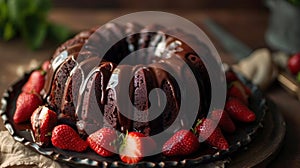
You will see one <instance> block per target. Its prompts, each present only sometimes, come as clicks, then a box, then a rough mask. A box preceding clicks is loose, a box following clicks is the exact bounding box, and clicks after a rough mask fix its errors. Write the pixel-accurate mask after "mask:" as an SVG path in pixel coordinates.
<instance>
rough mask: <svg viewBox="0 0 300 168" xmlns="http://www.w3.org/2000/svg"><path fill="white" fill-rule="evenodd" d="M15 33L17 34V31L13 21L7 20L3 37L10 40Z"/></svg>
mask: <svg viewBox="0 0 300 168" xmlns="http://www.w3.org/2000/svg"><path fill="white" fill-rule="evenodd" d="M15 34H16V32H15V30H14V27H13V25H12V23H10V22H7V23H6V24H5V27H4V31H3V39H4V40H5V41H8V40H10V39H12V38H13V37H14V36H15Z"/></svg>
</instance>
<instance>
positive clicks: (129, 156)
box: [119, 132, 156, 164]
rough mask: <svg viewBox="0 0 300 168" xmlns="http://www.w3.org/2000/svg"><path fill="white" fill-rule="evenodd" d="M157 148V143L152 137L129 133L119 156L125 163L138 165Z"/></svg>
mask: <svg viewBox="0 0 300 168" xmlns="http://www.w3.org/2000/svg"><path fill="white" fill-rule="evenodd" d="M155 148H156V143H155V141H154V140H153V139H151V138H150V137H146V136H145V135H144V134H142V133H139V132H130V133H128V134H127V135H126V136H125V138H124V140H123V143H122V145H121V146H120V149H119V155H120V158H121V160H122V161H123V162H125V163H129V164H133V163H137V162H139V161H140V160H142V159H143V157H144V156H147V155H148V154H150V153H151V152H152V150H154V149H155Z"/></svg>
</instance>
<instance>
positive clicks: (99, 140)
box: [87, 128, 117, 157]
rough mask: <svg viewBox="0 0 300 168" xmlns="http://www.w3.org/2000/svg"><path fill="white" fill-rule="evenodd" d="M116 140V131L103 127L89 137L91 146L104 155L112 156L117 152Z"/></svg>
mask: <svg viewBox="0 0 300 168" xmlns="http://www.w3.org/2000/svg"><path fill="white" fill-rule="evenodd" d="M116 141H117V134H116V131H115V130H113V129H111V128H101V129H100V130H98V131H96V132H94V133H93V134H91V135H89V136H88V138H87V143H88V144H89V147H90V148H91V149H93V150H94V151H95V152H96V153H97V154H99V155H100V156H103V157H108V156H112V155H114V154H115V153H116V144H115V142H116Z"/></svg>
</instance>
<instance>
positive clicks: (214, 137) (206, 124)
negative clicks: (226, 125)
mask: <svg viewBox="0 0 300 168" xmlns="http://www.w3.org/2000/svg"><path fill="white" fill-rule="evenodd" d="M215 126H216V123H215V121H213V120H211V119H208V118H207V119H202V120H200V121H199V122H198V123H197V125H196V128H195V131H196V133H197V135H198V140H199V141H200V142H203V141H205V142H206V143H208V144H209V145H211V146H213V147H216V148H218V149H220V150H227V149H228V148H229V145H228V142H227V140H226V139H225V137H224V135H223V134H222V131H221V129H220V128H219V127H218V126H217V127H215ZM213 129H214V130H213Z"/></svg>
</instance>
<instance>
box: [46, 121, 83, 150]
mask: <svg viewBox="0 0 300 168" xmlns="http://www.w3.org/2000/svg"><path fill="white" fill-rule="evenodd" d="M51 142H52V144H53V146H55V147H57V148H60V149H65V150H70V151H76V152H83V151H85V150H86V149H87V147H88V144H87V142H86V141H84V140H82V139H81V138H80V137H79V134H77V132H76V131H75V130H74V129H73V128H72V127H70V126H68V125H65V124H62V125H58V126H56V127H54V129H53V131H52V137H51Z"/></svg>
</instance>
